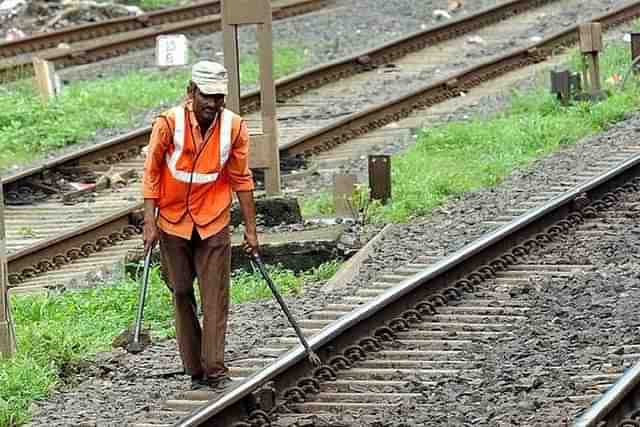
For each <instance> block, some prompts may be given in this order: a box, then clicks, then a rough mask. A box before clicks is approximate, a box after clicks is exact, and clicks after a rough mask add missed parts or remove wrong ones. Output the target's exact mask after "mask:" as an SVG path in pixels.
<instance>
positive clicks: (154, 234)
mask: <svg viewBox="0 0 640 427" xmlns="http://www.w3.org/2000/svg"><path fill="white" fill-rule="evenodd" d="M142 237H143V239H144V253H145V254H146V253H148V252H149V251H150V250H151V249H153V247H154V246H155V245H156V242H157V241H158V240H159V239H160V232H159V231H158V226H157V225H156V219H155V218H153V217H151V218H145V220H144V229H143V234H142Z"/></svg>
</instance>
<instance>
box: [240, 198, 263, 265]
mask: <svg viewBox="0 0 640 427" xmlns="http://www.w3.org/2000/svg"><path fill="white" fill-rule="evenodd" d="M236 194H237V195H238V202H239V203H240V212H242V219H243V221H244V250H245V252H246V253H248V254H251V253H257V252H258V233H257V232H256V204H255V202H254V200H253V191H238V192H237V193H236Z"/></svg>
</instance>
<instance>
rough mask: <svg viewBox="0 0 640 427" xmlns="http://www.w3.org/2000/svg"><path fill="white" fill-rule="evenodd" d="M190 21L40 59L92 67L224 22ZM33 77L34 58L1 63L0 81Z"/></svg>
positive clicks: (309, 4)
mask: <svg viewBox="0 0 640 427" xmlns="http://www.w3.org/2000/svg"><path fill="white" fill-rule="evenodd" d="M326 3H327V0H296V1H289V2H285V3H284V4H282V5H279V6H274V7H273V9H272V11H273V18H274V19H284V18H289V17H291V16H296V15H300V14H304V13H309V12H312V11H315V10H318V9H320V8H322V7H324V6H325V4H326ZM197 16H198V17H197V18H194V19H190V20H187V21H179V22H170V23H166V24H158V25H156V26H155V27H148V28H143V29H140V30H137V31H135V32H133V33H131V34H128V33H126V34H124V35H114V36H113V37H111V38H110V39H109V40H105V41H101V42H100V43H98V44H94V45H86V46H81V47H74V46H71V47H69V48H57V49H51V50H48V51H42V52H41V53H42V54H41V58H42V59H46V60H48V61H50V62H52V63H53V64H55V66H56V68H57V69H63V68H67V67H72V66H77V65H85V64H90V63H93V62H97V61H102V60H105V59H108V58H112V57H116V56H120V55H123V54H126V53H129V52H131V51H133V50H138V49H145V48H150V47H153V46H154V45H155V40H156V37H157V36H159V35H162V34H171V33H182V34H198V33H203V32H207V33H210V32H216V31H220V28H221V25H222V20H221V17H220V15H208V16H202V14H199V15H197ZM32 74H33V65H32V62H31V59H30V58H28V59H24V58H11V59H8V60H5V61H4V62H2V63H0V81H4V82H8V81H13V80H17V79H21V78H26V77H30V76H31V75H32Z"/></svg>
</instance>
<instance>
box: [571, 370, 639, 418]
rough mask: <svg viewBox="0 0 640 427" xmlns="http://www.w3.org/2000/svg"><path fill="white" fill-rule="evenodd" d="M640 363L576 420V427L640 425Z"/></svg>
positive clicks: (612, 385)
mask: <svg viewBox="0 0 640 427" xmlns="http://www.w3.org/2000/svg"><path fill="white" fill-rule="evenodd" d="M639 384H640V363H636V364H635V365H634V366H633V367H632V368H630V369H628V370H627V371H626V372H625V373H624V374H623V375H622V376H621V377H620V378H619V379H618V380H617V381H616V382H615V383H613V384H611V385H610V387H608V388H607V389H606V392H605V393H604V394H603V395H602V396H601V397H600V398H599V399H598V400H596V401H595V402H594V404H593V406H591V407H590V408H588V409H587V410H586V411H585V412H584V414H582V415H581V416H580V417H579V418H578V419H577V420H576V421H575V424H574V426H575V427H637V426H638V425H640V402H639V400H638V393H639V392H640V390H639V388H638V385H639Z"/></svg>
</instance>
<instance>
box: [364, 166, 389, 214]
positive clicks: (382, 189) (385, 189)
mask: <svg viewBox="0 0 640 427" xmlns="http://www.w3.org/2000/svg"><path fill="white" fill-rule="evenodd" d="M369 188H370V189H371V194H370V197H371V199H372V200H380V201H382V203H383V204H384V203H387V200H388V199H390V198H391V156H388V155H370V156H369Z"/></svg>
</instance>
